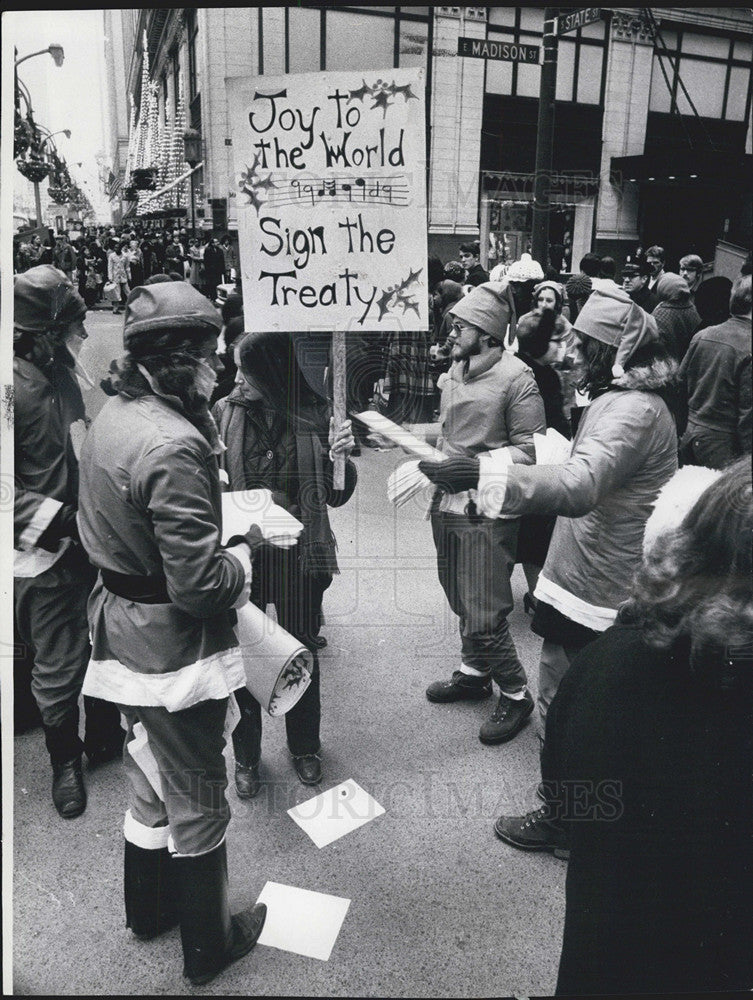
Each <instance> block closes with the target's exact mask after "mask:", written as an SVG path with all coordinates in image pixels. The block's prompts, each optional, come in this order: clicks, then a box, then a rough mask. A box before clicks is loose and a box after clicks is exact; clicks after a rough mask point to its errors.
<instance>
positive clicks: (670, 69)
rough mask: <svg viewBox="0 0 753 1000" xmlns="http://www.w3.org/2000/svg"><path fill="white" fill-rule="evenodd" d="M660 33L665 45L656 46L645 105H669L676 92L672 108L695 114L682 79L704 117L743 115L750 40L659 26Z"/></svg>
mask: <svg viewBox="0 0 753 1000" xmlns="http://www.w3.org/2000/svg"><path fill="white" fill-rule="evenodd" d="M661 39H662V40H663V42H664V45H665V46H666V49H665V48H663V47H661V46H660V45H658V44H657V46H656V47H655V52H654V61H653V67H652V75H651V96H650V99H649V110H651V111H659V112H664V113H667V112H669V111H671V110H673V102H672V97H671V94H674V108H675V109H676V110H679V112H680V113H681V114H683V115H693V114H694V113H695V112H694V111H693V108H692V106H691V104H690V102H689V101H688V99H687V97H686V96H685V94H684V93H683V87H682V85H681V84H684V86H685V88H686V89H687V91H688V93H689V94H690V97H691V100H692V101H693V104H694V105H695V108H696V110H697V112H698V114H699V115H700V116H701V117H702V118H715V119H718V118H725V119H727V120H730V121H743V120H744V118H745V111H746V107H747V99H748V98H747V95H748V87H749V83H750V72H751V69H750V57H751V45H750V43H749V42H744V41H737V40H735V41H733V40H732V39H731V38H728V37H724V36H713V35H701V34H698V33H696V32H690V31H677V32H670V31H662V32H661ZM660 53H661V59H660ZM662 70H663V72H662ZM665 75H666V77H667V79H666V80H665Z"/></svg>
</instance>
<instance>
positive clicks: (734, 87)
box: [724, 66, 750, 122]
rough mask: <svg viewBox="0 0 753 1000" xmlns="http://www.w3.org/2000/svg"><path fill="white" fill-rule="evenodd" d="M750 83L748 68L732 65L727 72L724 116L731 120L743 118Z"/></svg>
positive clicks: (741, 119) (737, 120)
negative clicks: (727, 81)
mask: <svg viewBox="0 0 753 1000" xmlns="http://www.w3.org/2000/svg"><path fill="white" fill-rule="evenodd" d="M749 85H750V70H749V69H742V68H741V67H740V66H733V67H732V69H731V70H730V74H729V91H728V93H727V111H726V114H725V116H724V117H725V118H727V119H728V120H730V121H733V122H741V121H743V120H744V119H745V108H746V106H747V101H748V87H749Z"/></svg>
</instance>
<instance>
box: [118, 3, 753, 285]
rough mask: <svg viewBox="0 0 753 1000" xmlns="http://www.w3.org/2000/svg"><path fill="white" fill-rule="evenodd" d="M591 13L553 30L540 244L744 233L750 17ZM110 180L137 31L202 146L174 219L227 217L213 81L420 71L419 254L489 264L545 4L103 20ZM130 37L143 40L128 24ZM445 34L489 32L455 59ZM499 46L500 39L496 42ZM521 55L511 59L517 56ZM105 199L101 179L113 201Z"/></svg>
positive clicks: (532, 119) (123, 127) (224, 134)
mask: <svg viewBox="0 0 753 1000" xmlns="http://www.w3.org/2000/svg"><path fill="white" fill-rule="evenodd" d="M647 10H648V9H645V8H641V9H639V8H619V9H618V8H612V9H608V8H604V9H603V10H602V17H601V19H600V20H598V21H596V22H594V23H591V24H588V25H585V26H583V27H582V28H580V29H578V30H575V31H573V32H571V33H568V34H566V35H563V36H561V37H560V38H559V40H558V46H557V48H558V55H557V84H556V103H555V126H554V129H555V132H554V155H553V164H552V183H551V192H552V193H551V203H552V211H551V216H550V244H554V245H558V246H561V247H563V249H564V254H565V265H566V266H567V265H568V264H569V265H570V266H577V262H578V260H579V259H580V257H581V256H582V255H583V253H585V252H586V251H588V250H591V249H594V250H595V251H596V252H601V253H609V254H611V255H612V256H614V257H615V258H616V259H617V260H618V262H620V261H624V260H625V259H626V257H627V256H630V255H632V254H634V253H635V251H636V248H637V247H638V246H639V245H642V246H644V247H646V246H649V245H651V244H653V243H659V244H661V245H663V246H665V247H666V249H667V252H668V258H669V265H670V266H676V263H677V259H678V257H679V256H680V255H681V254H683V253H687V252H697V253H699V254H700V255H701V256H702V258H703V259H704V261H711V260H713V259H714V256H715V253H716V250H717V245H718V243H719V241H720V240H721V241H723V242H724V243H725V245H726V246H728V247H732V248H733V249H734V248H735V247H743V248H745V247H749V246H750V243H751V200H750V190H749V189H750V183H749V171H750V166H751V160H752V159H753V158H752V157H751V152H752V150H751V43H752V41H753V19H752V17H751V11H750V9H749V8H736V7H728V8H723V7H722V8H673V7H672V8H669V7H666V8H665V7H662V8H653V9H651V10H650V12H649V13H647V12H646V11H647ZM104 16H105V21H106V30H105V34H106V36H107V37H108V38H109V39H110V42H109V43H108V76H109V85H110V89H111V93H110V108H111V124H112V123H114V127H113V128H112V130H111V143H110V152H111V156H112V162H113V168H112V172H113V178H114V181H115V182H117V180H118V179H120V180H121V181H122V178H123V176H124V174H125V169H126V164H125V156H126V155H127V146H128V131H129V124H132V122H129V115H130V113H131V107H130V105H129V102H132V107H133V108H135V109H136V110H138V107H139V101H140V81H141V67H142V59H143V39H144V37H146V43H147V47H148V58H149V67H150V73H151V78H152V80H154V81H157V83H158V90H159V95H160V96H159V114H160V116H161V120H162V121H163V122H164V121H165V120H166V119H167V118H169V117H170V116H171V114H172V113H174V109H175V106H176V101H177V99H178V94H179V93H180V91H181V88H182V92H183V94H184V96H185V101H186V107H187V118H188V125H189V126H190V127H191V128H192V129H193V130H195V131H196V132H197V133H198V134H199V137H200V142H201V153H202V155H201V160H200V163H201V165H200V166H197V168H196V169H195V170H194V172H193V174H192V176H191V184H192V208H191V210H190V211H189V209H188V206H187V214H189V215H190V216H192V217H191V218H189V225H190V224H191V222H193V225H194V227H195V228H197V229H207V230H209V229H212V230H215V231H222V232H224V231H228V230H229V231H232V230H233V229H234V228H235V224H236V211H235V191H234V190H233V184H232V173H233V163H232V147H231V138H230V135H231V132H230V122H229V113H228V104H227V99H226V92H225V79H226V78H229V77H235V76H250V75H280V74H283V73H305V72H312V71H327V70H356V71H364V72H366V71H372V70H383V69H389V68H392V67H401V66H422V67H423V68H424V70H425V73H426V81H427V150H428V153H429V156H428V206H427V223H428V232H429V252H430V253H436V254H438V255H439V256H440V257H441V258H442V259H443V260H447V259H450V258H453V257H457V250H458V245H459V243H460V242H462V241H464V240H466V239H469V238H474V239H480V240H481V244H482V255H483V259H484V262H485V263H486V264H487V265H488V266H492V265H494V264H495V263H497V262H498V261H499V260H502V259H504V258H505V257H507V258H508V259H514V258H515V257H518V256H519V255H520V253H521V252H522V251H523V250H525V249H527V247H528V245H529V242H530V238H531V228H532V225H531V224H532V201H533V173H534V162H535V152H536V128H537V112H538V95H539V87H540V77H541V66H540V60H539V61H538V62H532V61H530V58H528V56H530V51H531V48H532V47H533V48H541V46H542V34H543V27H544V8H543V7H539V8H537V7H507V6H504V7H502V6H494V7H444V6H410V7H345V6H337V7H335V6H327V5H315V4H299V5H297V6H288V7H243V8H237V7H232V8H231V7H228V8H223V7H214V8H198V9H197V8H185V9H149V10H129V9H126V10H120V11H118V10H109V11H105V15H104ZM144 33H146V35H144ZM459 39H473V40H478V41H485V42H488V43H498V44H496V45H492V44H488V45H487V46H485V47H482V48H481V51H486V52H487V53H492V54H494V53H497V54H499V53H507V54H508V55H509V53H512V54H513V55H516V56H518V57H517V58H515V59H514V60H513V59H510V58H507V59H500V58H493V57H491V56H490V57H486V58H476V57H472V56H462V55H459V54H458V50H459V45H460V42H459ZM500 43H505V44H500ZM521 53H525V54H526V58H521V57H520V54H521ZM121 193H122V191H119V190H117V189H115V190H114V191H113V196H114V199H115V201H116V202H117V200H118V198H119V196H120V194H121Z"/></svg>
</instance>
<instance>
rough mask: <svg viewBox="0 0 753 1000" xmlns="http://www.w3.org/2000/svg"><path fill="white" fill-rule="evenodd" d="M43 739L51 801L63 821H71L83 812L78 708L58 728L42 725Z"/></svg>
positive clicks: (84, 794)
mask: <svg viewBox="0 0 753 1000" xmlns="http://www.w3.org/2000/svg"><path fill="white" fill-rule="evenodd" d="M44 739H45V743H46V744H47V752H48V753H49V755H50V761H51V763H52V801H53V803H54V805H55V808H56V809H57V811H58V813H59V814H60V815H61V816H62V817H63V819H75V817H76V816H80V815H81V813H82V812H83V811H84V809H86V789H85V788H84V779H83V776H82V774H81V751H82V748H83V744H82V743H81V740H80V739H79V738H78V708H76V709H75V711H73V712H71V713H70V715H68V717H67V718H66V719H65V721H64V722H63V723H61V724H60V725H59V726H48V725H45V727H44Z"/></svg>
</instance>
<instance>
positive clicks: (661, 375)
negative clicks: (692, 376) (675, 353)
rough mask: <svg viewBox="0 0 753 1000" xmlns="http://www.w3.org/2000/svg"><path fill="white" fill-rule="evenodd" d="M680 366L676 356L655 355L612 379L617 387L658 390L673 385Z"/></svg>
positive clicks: (646, 390)
mask: <svg viewBox="0 0 753 1000" xmlns="http://www.w3.org/2000/svg"><path fill="white" fill-rule="evenodd" d="M679 368H680V366H679V365H678V363H677V362H676V361H675V359H674V358H670V357H659V356H656V355H655V356H654V357H652V358H648V359H647V360H646V361H645V362H643V363H639V364H636V365H634V366H633V367H631V368H628V370H627V371H626V372H625V373H624V375H621V376H620V377H619V378H616V379H614V380H613V381H612V386H613V387H614V388H615V389H638V390H642V391H643V392H658V391H659V390H660V389H666V388H669V387H671V386H672V385H673V384H674V383H675V381H676V379H677V373H678V371H679Z"/></svg>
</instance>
